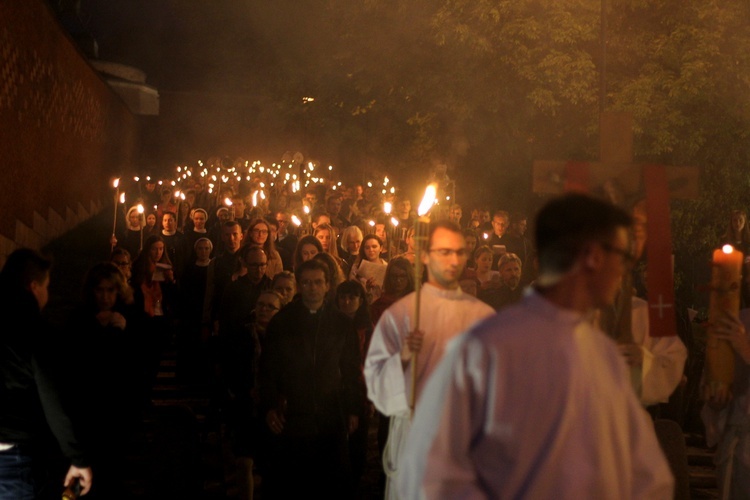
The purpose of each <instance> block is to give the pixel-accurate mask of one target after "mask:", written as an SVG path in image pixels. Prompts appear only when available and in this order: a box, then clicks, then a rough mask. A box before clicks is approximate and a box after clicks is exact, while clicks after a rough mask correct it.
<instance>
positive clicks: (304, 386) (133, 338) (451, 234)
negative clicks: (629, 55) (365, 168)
mask: <svg viewBox="0 0 750 500" xmlns="http://www.w3.org/2000/svg"><path fill="white" fill-rule="evenodd" d="M165 186H169V183H167V182H164V183H158V182H155V181H154V180H152V179H151V178H149V179H148V180H146V181H144V184H143V185H142V186H139V199H138V200H137V201H138V202H140V203H141V204H142V206H145V207H149V208H150V209H152V210H150V209H147V210H139V209H137V207H136V206H135V205H134V206H133V207H130V208H128V209H127V210H126V211H125V213H124V217H123V218H122V219H123V227H122V228H119V229H117V230H116V231H115V234H113V235H112V238H111V240H110V244H111V248H112V252H111V255H110V259H109V260H108V261H107V262H99V263H96V264H95V265H93V266H92V267H91V268H90V269H89V271H88V273H87V275H86V276H85V279H84V283H85V286H84V294H83V297H82V301H81V306H80V307H79V308H76V309H75V310H74V311H73V312H72V313H71V315H70V318H69V323H68V324H69V326H70V330H71V331H74V332H75V338H73V339H72V345H82V344H84V343H85V344H86V345H88V346H94V348H95V349H97V352H99V354H100V355H98V356H96V357H92V358H91V360H90V361H88V362H83V363H80V364H77V365H76V367H75V369H74V370H68V371H67V373H66V374H65V376H64V377H62V378H59V379H55V380H51V377H50V376H49V372H50V371H54V369H55V367H54V366H51V367H48V366H47V361H46V359H47V357H46V355H45V352H43V351H37V350H36V347H35V346H36V345H37V344H36V343H34V342H32V340H30V339H31V334H29V333H27V331H26V330H24V331H23V332H21V331H19V332H15V333H14V334H13V335H9V334H8V335H5V337H8V340H6V339H5V338H4V339H3V343H2V345H0V353H1V354H2V358H1V359H0V374H2V377H3V380H2V381H0V382H2V383H0V389H1V390H2V391H0V498H6V496H3V495H8V494H9V493H8V492H21V491H23V490H22V489H17V490H13V489H10V488H21V486H19V485H21V484H22V483H24V480H22V479H19V478H18V477H16V479H15V480H14V481H13V484H12V486H7V485H6V484H11V482H10V480H9V479H8V477H9V476H8V474H7V473H6V470H7V469H8V467H7V466H6V459H7V458H8V457H9V456H10V454H11V453H15V454H16V455H18V456H23V457H29V459H30V457H33V456H36V451H35V450H33V451H32V449H31V448H27V441H31V437H32V436H31V434H32V433H31V431H30V430H27V429H25V428H20V429H18V428H16V427H15V426H17V424H16V423H15V420H14V419H17V417H18V416H19V415H20V416H23V415H24V413H22V412H19V413H18V415H17V414H16V410H13V411H10V410H8V408H10V407H12V406H16V405H22V404H32V405H36V406H35V407H34V408H33V409H26V410H24V412H33V411H36V410H40V409H41V408H43V410H44V411H43V412H41V411H40V412H39V413H37V414H35V418H37V419H39V418H46V420H47V422H48V423H49V426H50V427H51V428H52V431H53V434H54V436H55V437H56V438H57V440H58V443H59V446H60V447H61V449H62V451H63V453H64V455H65V457H66V458H67V459H68V460H69V461H70V463H71V464H73V465H71V466H70V469H69V471H68V473H67V475H66V477H65V479H64V481H65V483H66V484H73V483H74V482H75V481H78V482H79V483H80V486H81V487H82V489H83V492H84V493H87V492H89V489H90V490H91V495H92V497H93V498H117V495H118V494H119V493H120V492H122V491H123V488H122V482H123V480H124V478H123V477H122V458H121V454H119V453H118V450H119V449H121V447H122V446H123V444H122V440H123V438H124V437H125V436H127V433H126V432H124V431H123V430H124V429H128V428H129V427H131V426H133V425H134V422H135V421H137V419H138V411H137V409H138V408H143V407H146V406H148V405H149V404H150V400H151V396H152V392H151V391H152V388H153V386H154V383H155V381H156V377H157V373H158V369H159V363H160V360H161V358H162V356H163V354H164V352H165V350H166V349H167V348H169V347H170V346H174V347H175V349H176V352H177V377H178V380H180V381H181V382H182V383H184V384H187V385H193V386H200V387H205V388H208V390H209V391H210V393H211V397H212V404H213V405H215V407H216V408H217V409H220V410H221V412H220V414H221V415H223V418H224V419H225V422H224V423H225V424H226V426H227V429H228V430H229V434H230V436H231V443H232V453H233V454H234V457H235V458H236V463H235V466H236V477H237V478H238V479H237V482H238V486H239V496H240V498H252V497H253V493H254V491H256V490H257V485H255V484H254V478H255V477H257V476H260V477H261V478H262V492H263V497H264V498H293V497H297V496H302V495H305V494H308V493H309V491H310V489H311V488H325V491H326V496H328V497H331V498H359V497H360V493H361V492H360V482H361V478H362V474H363V472H364V469H365V461H366V456H367V454H368V446H369V442H368V432H369V429H370V428H371V426H373V425H377V435H378V450H377V451H378V454H379V455H380V456H381V457H382V461H383V485H384V491H385V495H386V497H387V498H420V497H421V495H423V494H426V496H427V497H429V498H456V497H462V496H470V495H472V494H473V493H478V494H482V495H483V496H488V497H493V498H500V497H534V498H546V497H552V496H563V497H574V496H575V497H596V496H599V495H600V496H603V497H612V496H614V497H618V498H626V497H627V498H636V497H637V498H669V497H670V495H671V494H672V492H673V489H674V487H675V485H674V478H673V477H672V473H671V471H670V467H669V465H668V464H667V461H666V459H665V458H664V454H663V453H662V451H661V450H660V448H659V444H658V442H657V440H656V436H655V434H654V430H653V424H651V423H650V422H651V417H650V416H649V414H648V413H647V412H646V411H644V408H647V407H649V408H653V407H654V405H658V404H661V403H665V402H666V401H667V400H668V399H669V397H670V396H671V395H672V394H673V392H674V391H675V390H676V389H677V388H678V386H679V384H680V383H681V382H684V366H685V361H686V358H687V349H686V347H685V345H684V344H683V343H682V341H681V340H680V339H679V338H677V337H675V338H671V339H664V338H659V337H655V336H652V335H649V332H648V321H647V319H644V318H647V311H648V308H647V304H645V302H644V301H643V300H642V299H640V298H638V297H634V298H633V301H634V302H633V307H632V314H633V330H634V332H633V339H632V340H631V341H630V342H629V343H627V344H625V343H622V342H621V343H620V344H621V345H620V346H619V348H618V347H617V345H616V343H615V342H612V339H607V338H606V337H607V336H608V335H609V336H611V337H614V335H612V332H608V331H606V328H604V327H603V326H602V325H600V324H599V323H598V318H597V316H596V315H595V314H594V315H592V314H591V313H592V311H596V310H600V309H603V308H607V307H610V306H612V304H614V303H615V299H616V298H617V296H618V294H619V293H621V292H622V286H623V280H622V277H623V276H624V275H626V274H628V273H629V272H631V271H632V267H631V264H632V263H631V262H630V260H631V259H630V257H632V255H631V243H630V240H631V237H630V233H629V230H630V227H631V226H632V219H631V217H630V215H629V214H628V213H627V212H626V211H624V210H622V209H621V208H618V207H616V206H614V205H613V204H612V203H610V202H609V201H606V200H603V199H600V198H598V197H594V196H586V195H567V196H562V197H559V198H557V199H553V200H551V201H550V202H549V203H548V204H547V205H546V206H545V207H544V208H543V209H542V210H541V211H540V212H539V214H538V215H537V216H536V218H535V219H534V220H533V221H532V222H533V223H534V231H535V238H534V239H533V241H532V239H530V238H529V237H527V235H526V232H527V226H528V220H527V216H526V215H525V214H522V213H510V212H508V211H506V210H503V209H498V210H495V211H491V210H489V209H487V208H485V207H472V210H471V212H470V217H467V218H464V216H463V210H462V207H461V206H459V205H458V204H456V203H451V204H449V205H448V206H442V205H440V204H438V205H436V206H434V207H433V209H432V213H431V215H430V218H431V223H430V224H429V227H428V228H427V230H426V232H425V235H424V239H423V241H419V240H418V239H419V238H420V234H419V228H418V226H419V222H417V220H418V218H417V216H416V213H415V212H414V210H413V209H412V200H410V199H408V198H406V197H403V196H399V195H388V196H387V198H384V195H383V194H382V193H380V192H379V191H378V190H376V189H367V188H364V189H363V188H362V186H351V187H346V186H343V187H342V186H341V185H338V186H336V187H337V189H335V188H333V185H331V186H326V185H324V184H319V185H318V184H316V185H312V186H311V187H310V188H308V189H307V190H306V191H305V192H304V193H296V194H292V193H283V196H271V197H268V198H266V199H265V200H263V201H262V202H258V200H257V199H256V198H255V197H253V198H252V199H251V195H250V191H249V190H248V189H244V188H243V186H242V184H237V185H231V184H225V185H224V186H222V190H221V193H219V194H217V195H215V196H214V195H211V194H210V193H208V192H207V190H206V189H205V186H204V185H203V183H202V182H200V181H197V182H194V183H191V185H189V186H184V189H183V190H182V194H183V196H182V197H177V196H176V194H175V189H174V188H173V187H165ZM220 200H227V201H226V202H225V201H220ZM386 206H392V207H394V211H393V213H390V212H387V211H386V209H385V207H386ZM467 212H468V210H467ZM301 214H305V216H304V217H300V216H301ZM738 234H739V233H738ZM738 238H739V236H738ZM19 252H20V253H19V254H18V255H16V254H12V255H11V257H10V258H9V259H8V261H7V263H6V265H5V267H4V268H3V271H2V273H0V285H3V287H2V289H1V291H2V292H3V298H4V300H3V301H2V305H3V307H6V308H7V311H6V312H7V315H8V316H16V315H18V314H19V311H18V310H14V308H17V307H20V305H18V302H19V301H20V300H21V299H22V298H23V300H24V303H23V304H22V305H23V307H26V308H27V309H29V310H34V315H32V314H31V312H29V315H28V317H36V316H39V313H40V311H41V309H43V308H44V305H45V302H44V300H42V299H43V297H42V295H43V293H42V291H41V290H42V289H44V288H45V287H46V286H47V285H46V284H44V283H45V279H46V283H47V284H48V281H49V269H48V267H46V266H47V265H48V264H49V263H48V262H47V261H45V260H44V259H43V258H42V257H41V256H39V255H38V254H36V253H34V252H31V251H28V250H23V251H19ZM31 266H36V267H38V268H39V269H38V270H34V272H33V273H32V269H31ZM12 273H16V274H18V273H21V276H12ZM11 278H12V279H11ZM626 283H630V281H626ZM20 290H26V291H30V293H26V292H24V294H23V295H19V291H20ZM11 298H12V300H11ZM35 299H36V300H35ZM639 301H640V302H639ZM627 314H631V308H628V309H627ZM644 315H645V316H644ZM24 317H27V316H24ZM638 318H640V319H638ZM38 330H39V331H38V332H36V331H34V332H33V335H34V336H42V335H44V334H45V332H44V327H43V325H41V324H39V326H38ZM602 330H605V331H604V332H602ZM635 330H637V331H635ZM720 334H722V335H724V336H725V338H727V339H732V341H733V344H736V345H738V346H739V347H738V349H745V347H744V346H745V345H748V342H747V335H746V334H745V332H744V327H743V326H742V323H740V322H737V323H731V324H728V325H727V326H726V330H722V332H720ZM38 345H42V343H41V342H40V343H39V344H38ZM46 345H50V344H46ZM52 345H54V344H52ZM56 348H58V349H65V348H66V347H64V346H56ZM67 349H70V347H67ZM747 350H750V347H748V349H747ZM105 353H106V354H105ZM743 355H744V354H743ZM748 356H749V357H750V355H748ZM105 359H106V360H107V361H106V362H104V361H103V360H105ZM622 359H625V362H622V361H621V360H622ZM8 363H10V364H8ZM633 373H635V374H636V375H635V378H637V379H638V381H637V383H635V382H633V380H634V376H633ZM83 380H85V381H86V384H87V387H88V388H87V390H91V389H90V388H91V387H92V384H93V385H94V386H97V387H98V388H97V389H95V390H97V392H98V393H100V394H105V395H107V397H105V398H103V399H101V400H97V401H91V400H87V401H86V404H85V405H78V406H76V407H74V408H72V407H70V408H69V407H68V405H66V401H67V400H69V399H70V396H71V395H73V394H74V393H75V392H76V391H77V390H79V389H78V386H79V385H80V383H81V381H83ZM19 381H21V382H19ZM19 385H20V388H19V387H18V386H19ZM34 386H36V387H37V388H38V391H37V390H36V389H35V388H34ZM35 391H36V392H35ZM32 392H35V393H34V394H32ZM27 399H28V400H29V401H26V400H27ZM727 404H728V401H726V400H725V401H712V406H711V407H712V408H717V409H718V410H717V411H719V410H720V409H721V408H723V407H724V406H726V405H727ZM37 407H39V408H37ZM112 415H117V418H116V419H113V417H112ZM71 422H76V425H72V424H71ZM92 470H93V472H94V474H93V477H94V479H93V480H92ZM35 484H36V487H37V488H38V487H40V486H41V485H42V484H44V481H42V480H37V481H36V483H35ZM92 485H93V487H92ZM313 485H317V486H313ZM14 494H15V493H14ZM34 494H35V493H33V490H28V491H27V492H26V493H23V494H21V493H18V494H17V496H13V497H12V498H34ZM37 494H38V493H37ZM24 495H26V496H24Z"/></svg>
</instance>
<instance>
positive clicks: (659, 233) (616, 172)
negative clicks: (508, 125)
mask: <svg viewBox="0 0 750 500" xmlns="http://www.w3.org/2000/svg"><path fill="white" fill-rule="evenodd" d="M599 131H600V132H599V133H600V140H599V148H600V149H599V154H600V161H599V162H579V161H557V160H540V161H535V162H534V167H533V190H534V192H535V193H540V194H559V193H562V192H565V191H585V192H589V191H590V192H601V193H604V194H606V195H607V197H609V198H610V199H611V201H613V202H615V203H618V204H620V205H621V206H623V208H626V209H629V210H631V212H632V215H633V218H634V220H635V224H634V228H633V238H634V254H635V255H636V256H638V257H640V256H641V255H642V253H643V250H644V248H647V250H648V253H647V267H648V269H649V274H648V281H649V286H648V289H649V293H648V299H649V324H650V334H651V336H660V335H676V323H675V319H676V318H675V317H674V315H667V316H665V315H664V311H663V308H664V307H666V304H665V302H664V301H665V300H666V301H671V303H672V304H674V283H673V281H672V272H671V270H672V261H671V258H672V255H671V254H672V248H671V233H670V227H669V199H670V198H675V199H678V198H679V199H695V198H697V197H698V194H699V192H698V179H699V175H700V172H699V170H698V168H696V167H676V166H668V165H644V164H640V163H634V162H633V117H632V115H631V114H630V113H627V112H605V113H602V114H601V116H600V118H599ZM613 186H619V188H620V189H619V191H620V192H619V193H616V192H613V191H610V189H611V188H612V187H613ZM644 192H645V194H646V196H645V198H644V196H643V193H644ZM618 194H619V195H622V196H623V197H624V198H620V199H618ZM649 219H651V224H650V225H649V224H647V221H648V220H649ZM647 233H648V235H649V236H648V237H647ZM631 297H632V281H631V280H630V279H629V276H628V279H625V280H624V282H623V290H622V293H620V296H619V297H618V300H617V303H616V304H615V307H614V308H613V309H612V311H603V315H602V316H603V317H602V320H603V321H602V328H603V329H604V330H605V331H606V332H607V333H608V334H609V335H610V336H612V337H614V338H615V339H617V340H618V341H620V342H632V339H633V336H632V331H631V300H632V299H631ZM670 305H671V304H670ZM655 309H658V314H657V312H656V310H655ZM607 313H609V314H607Z"/></svg>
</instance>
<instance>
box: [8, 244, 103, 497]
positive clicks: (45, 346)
mask: <svg viewBox="0 0 750 500" xmlns="http://www.w3.org/2000/svg"><path fill="white" fill-rule="evenodd" d="M51 267H52V264H51V262H50V261H49V260H47V259H45V258H44V257H42V256H41V255H39V254H38V253H36V252H35V251H33V250H30V249H27V248H21V249H18V250H15V251H14V252H13V253H11V254H10V255H9V256H8V259H7V261H6V263H5V266H4V267H3V269H2V272H0V311H2V314H3V317H4V318H18V319H19V320H20V321H22V322H23V323H22V324H23V328H17V329H14V328H4V329H3V331H2V334H0V498H13V499H18V500H27V499H28V500H32V499H35V498H41V497H42V496H43V495H47V494H49V492H48V491H45V488H46V486H47V484H46V483H47V482H48V480H49V479H48V476H49V471H48V470H45V467H44V464H43V463H42V460H41V457H42V456H43V455H44V452H45V449H44V445H45V444H46V443H45V441H44V437H45V435H46V433H47V432H48V429H49V430H51V431H52V434H53V435H54V437H55V439H56V440H57V443H58V445H59V446H60V450H61V451H62V453H63V455H64V456H65V458H66V459H67V460H69V461H70V463H71V464H72V465H71V466H70V468H69V469H68V472H67V474H66V475H65V480H64V484H65V485H66V486H67V485H72V484H73V482H74V481H75V480H78V481H79V482H80V486H81V494H86V493H88V491H89V489H90V488H91V481H92V473H91V467H90V466H89V462H88V457H87V456H86V453H85V452H84V450H83V449H82V447H81V445H80V444H79V441H78V439H77V437H76V434H75V432H74V430H73V424H72V422H71V420H70V418H69V416H68V413H67V412H66V411H65V407H64V406H63V403H62V400H61V391H60V390H59V389H58V388H57V387H56V386H55V380H56V377H54V376H53V375H52V374H51V373H50V372H51V371H52V368H51V367H52V365H53V361H52V360H53V357H52V354H53V353H52V352H51V351H52V348H51V343H50V342H49V337H48V333H49V332H48V331H47V325H46V323H45V321H44V319H43V318H42V309H43V308H44V306H45V305H46V304H47V301H48V299H49V292H48V287H49V280H50V269H51ZM60 490H62V485H61V486H60Z"/></svg>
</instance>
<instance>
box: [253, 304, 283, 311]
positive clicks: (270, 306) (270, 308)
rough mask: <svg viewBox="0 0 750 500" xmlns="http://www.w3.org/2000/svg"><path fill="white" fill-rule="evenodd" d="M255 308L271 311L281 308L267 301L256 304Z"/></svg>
mask: <svg viewBox="0 0 750 500" xmlns="http://www.w3.org/2000/svg"><path fill="white" fill-rule="evenodd" d="M255 308H256V309H269V310H271V311H278V310H279V308H278V307H276V306H275V305H273V304H267V303H265V302H258V303H257V304H255Z"/></svg>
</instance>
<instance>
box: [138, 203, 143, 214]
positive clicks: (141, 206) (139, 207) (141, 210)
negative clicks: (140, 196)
mask: <svg viewBox="0 0 750 500" xmlns="http://www.w3.org/2000/svg"><path fill="white" fill-rule="evenodd" d="M138 213H139V214H142V213H143V205H142V204H140V203H139V204H138Z"/></svg>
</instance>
